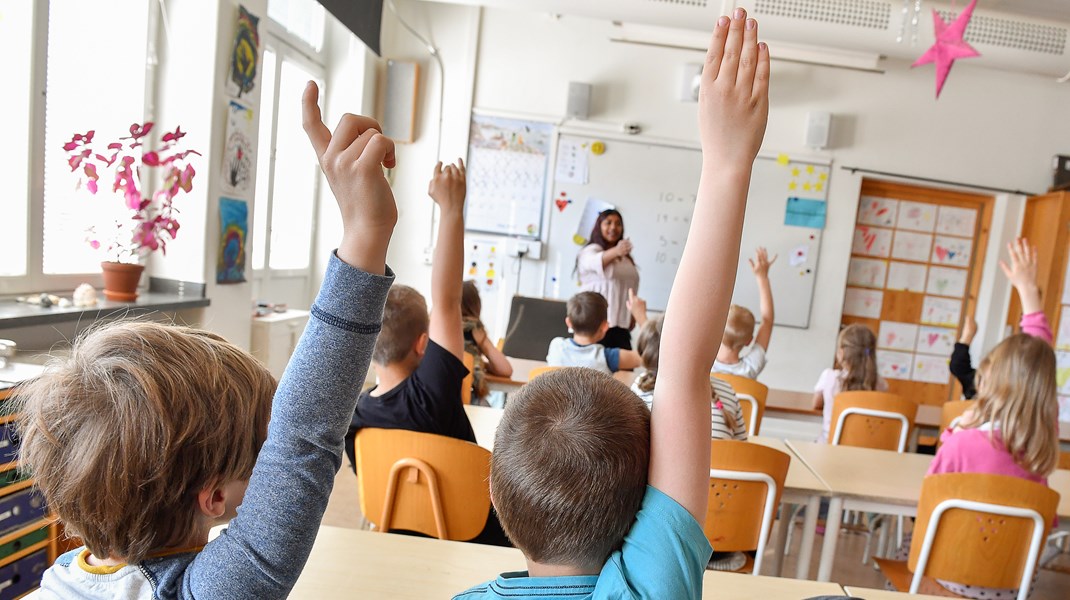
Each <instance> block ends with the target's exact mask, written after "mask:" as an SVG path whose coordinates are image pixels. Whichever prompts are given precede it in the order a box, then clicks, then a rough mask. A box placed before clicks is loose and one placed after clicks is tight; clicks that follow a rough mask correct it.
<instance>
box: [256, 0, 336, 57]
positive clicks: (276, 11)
mask: <svg viewBox="0 0 1070 600" xmlns="http://www.w3.org/2000/svg"><path fill="white" fill-rule="evenodd" d="M323 15H324V13H323V6H322V5H321V4H320V3H319V2H317V1H316V0H268V17H269V18H270V19H271V20H272V21H275V22H276V23H278V24H279V25H281V26H282V27H283V29H285V30H286V31H287V32H289V33H290V35H291V36H292V37H295V38H297V39H299V40H301V41H302V42H304V43H305V44H308V46H309V47H310V48H311V49H312V50H313V52H315V53H319V51H320V50H322V49H323V29H324V20H323Z"/></svg>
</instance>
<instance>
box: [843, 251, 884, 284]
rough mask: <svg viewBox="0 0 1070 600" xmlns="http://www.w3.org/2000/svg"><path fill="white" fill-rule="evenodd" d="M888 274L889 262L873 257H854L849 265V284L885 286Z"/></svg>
mask: <svg viewBox="0 0 1070 600" xmlns="http://www.w3.org/2000/svg"><path fill="white" fill-rule="evenodd" d="M887 274H888V263H887V261H883V260H874V259H872V258H852V259H851V263H850V265H848V267H847V285H857V286H860V287H868V288H878V289H879V288H882V287H884V279H885V277H886V276H887Z"/></svg>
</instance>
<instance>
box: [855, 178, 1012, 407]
mask: <svg viewBox="0 0 1070 600" xmlns="http://www.w3.org/2000/svg"><path fill="white" fill-rule="evenodd" d="M993 203H994V199H993V198H992V197H991V196H980V195H975V194H967V193H962V192H952V191H947V190H938V189H929V188H922V187H915V186H907V185H900V184H893V183H888V182H882V181H872V180H865V181H863V183H862V193H861V198H860V200H859V206H858V217H857V222H856V225H855V232H854V241H853V244H852V247H851V259H850V265H849V267H848V273H847V291H846V294H845V296H844V305H843V318H842V322H843V324H844V325H848V324H851V323H861V324H864V325H866V326H868V327H869V328H870V329H871V330H872V331H873V333H875V334H876V335H877V369H878V371H879V373H880V375H881V377H883V378H884V379H885V380H887V381H888V385H889V388H890V391H892V392H894V393H897V394H901V395H903V397H905V398H908V399H911V400H915V401H917V402H918V403H919V404H942V403H944V402H945V401H947V400H949V399H957V398H958V397H959V394H960V393H961V391H960V390H959V387H958V382H956V381H954V380H953V378H952V377H951V373H950V372H949V371H948V360H949V358H950V357H951V351H952V350H953V349H954V345H955V341H956V340H958V333H959V329H960V326H961V324H962V322H963V320H964V319H965V318H966V317H967V316H968V315H971V314H973V311H974V307H975V306H976V301H977V291H978V289H979V287H980V284H981V268H980V266H981V264H982V262H983V261H984V255H985V249H986V247H987V244H988V232H989V224H990V222H991V218H992V205H993Z"/></svg>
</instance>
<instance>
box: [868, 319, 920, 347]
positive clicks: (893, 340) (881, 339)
mask: <svg viewBox="0 0 1070 600" xmlns="http://www.w3.org/2000/svg"><path fill="white" fill-rule="evenodd" d="M917 338H918V326H917V325H914V324H912V323H898V322H896V321H881V326H880V333H878V334H877V347H878V348H887V349H888V350H905V351H907V352H910V351H912V350H914V342H915V341H916V340H917Z"/></svg>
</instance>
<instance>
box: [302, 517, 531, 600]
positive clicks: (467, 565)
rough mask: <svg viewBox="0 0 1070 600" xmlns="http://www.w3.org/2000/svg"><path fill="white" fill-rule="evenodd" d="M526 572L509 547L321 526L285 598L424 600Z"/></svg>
mask: <svg viewBox="0 0 1070 600" xmlns="http://www.w3.org/2000/svg"><path fill="white" fill-rule="evenodd" d="M525 569H527V563H526V562H525V561H524V555H523V554H521V553H520V551H519V550H516V549H514V548H498V547H496V546H484V545H482V544H468V543H464V542H448V541H443V540H436V539H429V538H417V537H409V536H403V535H394V534H391V533H378V532H374V531H362V530H359V529H342V528H340V527H328V526H321V527H320V531H319V536H317V537H316V544H315V545H314V546H313V547H312V554H311V556H309V559H308V563H307V564H306V565H305V570H304V571H303V572H302V573H301V577H300V578H299V579H298V580H297V585H295V586H294V589H293V592H292V593H291V594H290V598H294V599H298V600H301V599H307V600H332V599H337V600H343V599H344V600H350V599H351V598H384V599H385V598H391V599H398V600H424V599H425V598H450V597H452V596H453V594H456V593H458V592H462V591H464V590H465V589H467V588H470V587H472V586H473V585H477V584H480V583H483V582H484V581H487V580H489V579H493V578H494V577H497V576H498V574H499V573H504V572H507V571H523V570H525Z"/></svg>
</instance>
